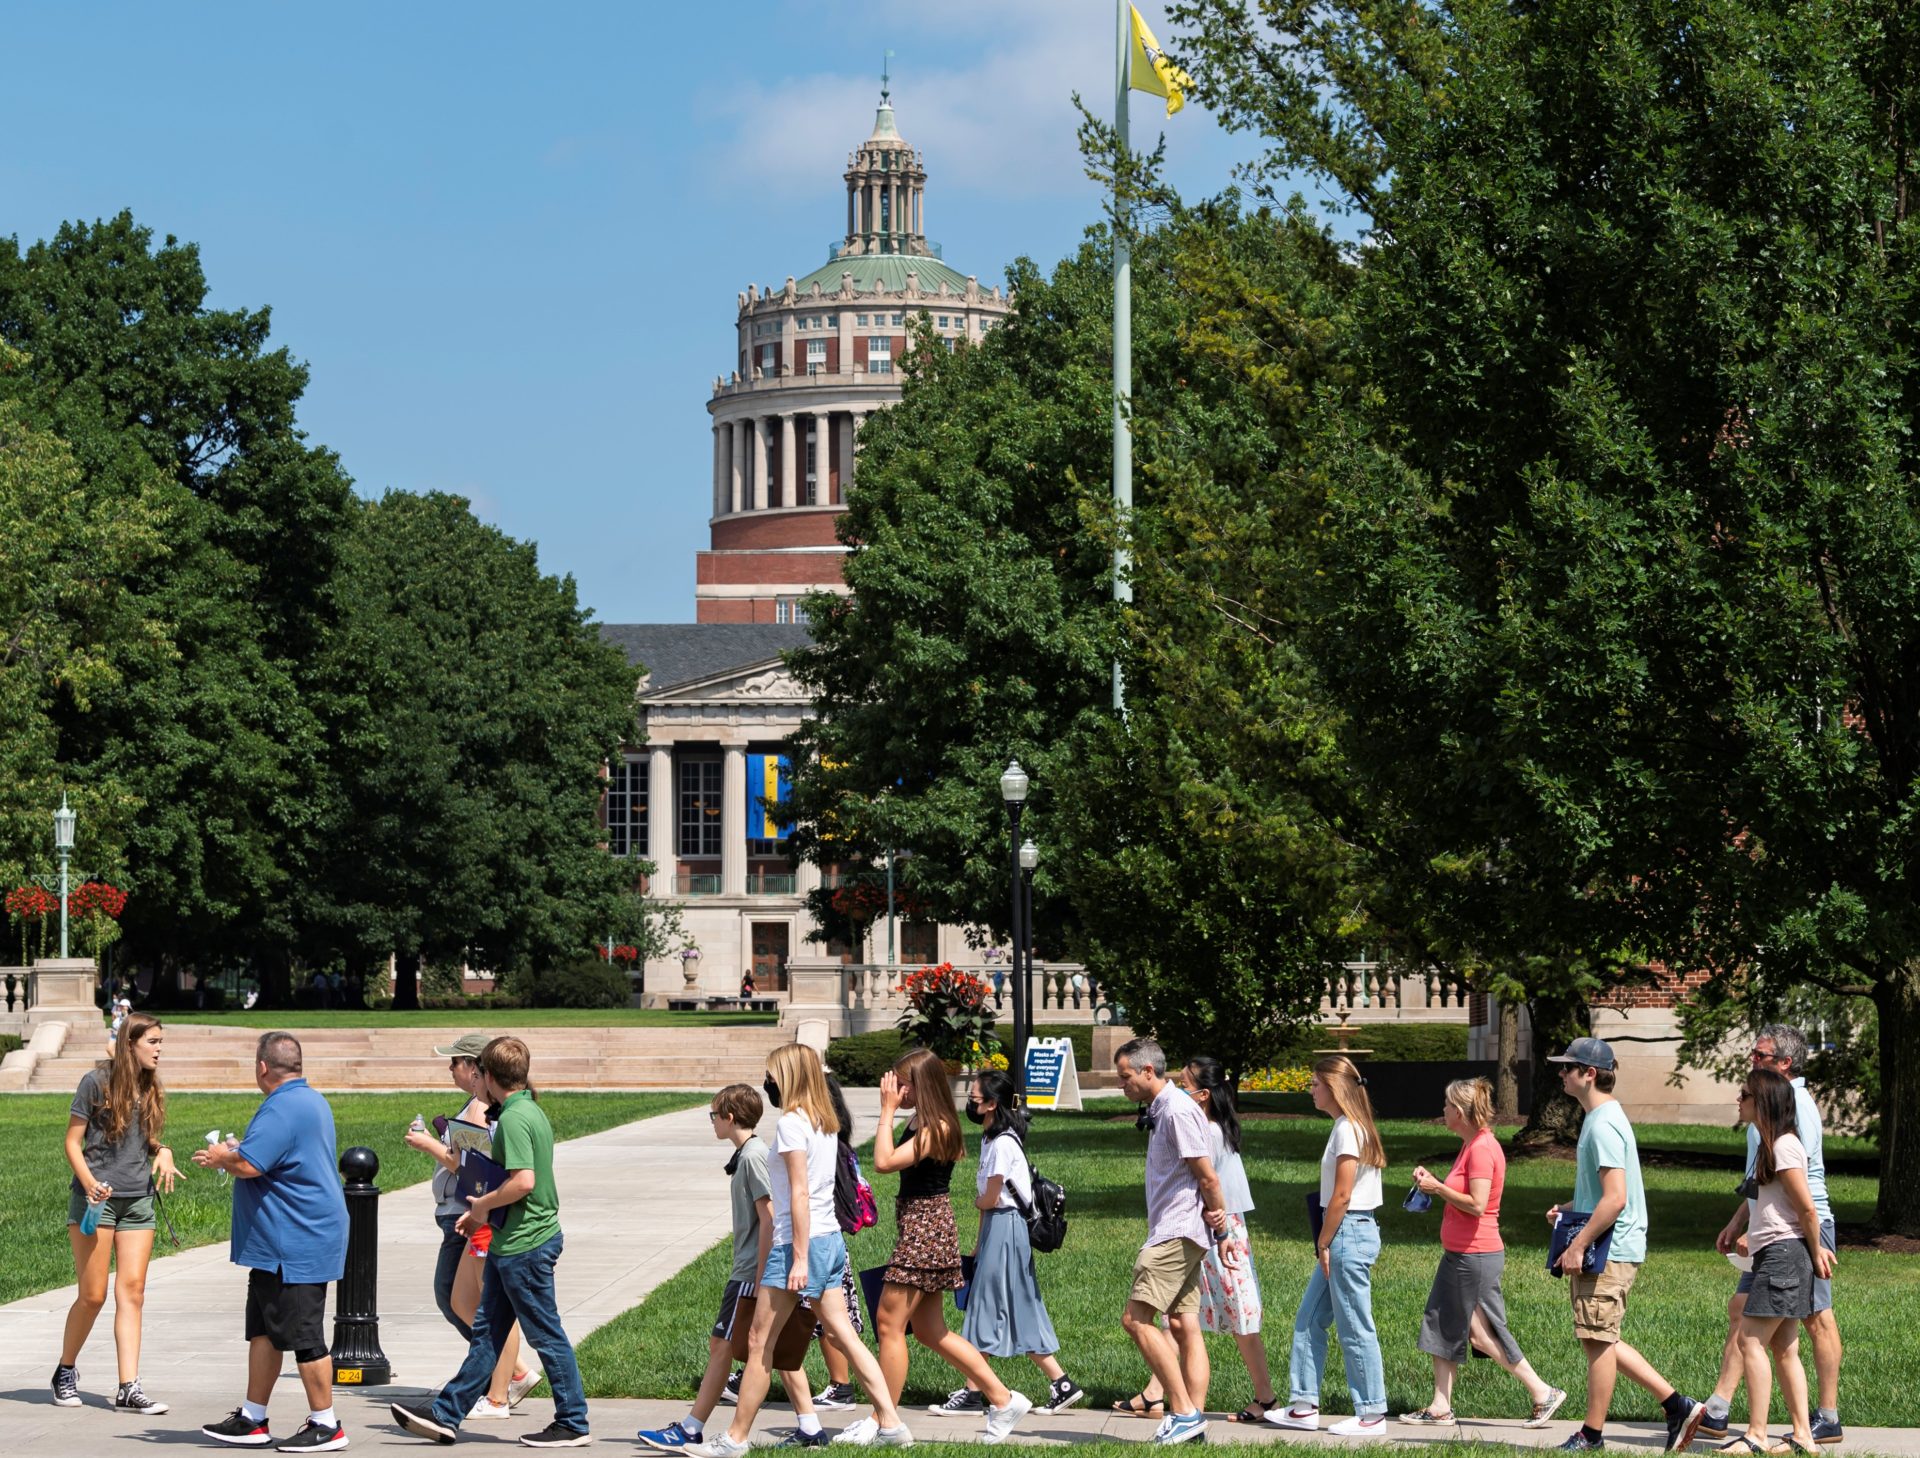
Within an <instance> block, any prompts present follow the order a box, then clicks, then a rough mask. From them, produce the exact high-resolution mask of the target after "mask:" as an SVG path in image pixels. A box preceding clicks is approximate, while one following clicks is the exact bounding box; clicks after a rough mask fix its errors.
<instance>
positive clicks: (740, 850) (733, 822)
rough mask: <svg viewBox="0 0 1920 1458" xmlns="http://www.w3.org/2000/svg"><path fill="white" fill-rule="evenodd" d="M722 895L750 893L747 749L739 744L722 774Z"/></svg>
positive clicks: (732, 748) (729, 747) (728, 754)
mask: <svg viewBox="0 0 1920 1458" xmlns="http://www.w3.org/2000/svg"><path fill="white" fill-rule="evenodd" d="M720 894H721V895H722V896H745V895H746V894H747V751H746V750H745V749H743V748H742V747H741V746H739V745H737V744H729V745H727V746H726V760H725V762H724V764H723V765H722V768H721V774H720Z"/></svg>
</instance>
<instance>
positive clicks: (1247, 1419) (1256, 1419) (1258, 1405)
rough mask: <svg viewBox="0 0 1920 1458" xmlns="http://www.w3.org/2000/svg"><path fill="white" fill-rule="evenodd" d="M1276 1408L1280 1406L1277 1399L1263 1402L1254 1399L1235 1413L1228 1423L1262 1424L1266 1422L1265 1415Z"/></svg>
mask: <svg viewBox="0 0 1920 1458" xmlns="http://www.w3.org/2000/svg"><path fill="white" fill-rule="evenodd" d="M1278 1406H1280V1399H1279V1398H1278V1397H1275V1398H1272V1399H1271V1400H1269V1401H1264V1402H1263V1401H1262V1400H1261V1399H1259V1398H1257V1397H1256V1398H1254V1400H1253V1401H1252V1402H1250V1403H1248V1404H1247V1405H1246V1406H1245V1407H1243V1408H1241V1409H1240V1411H1238V1412H1237V1413H1235V1414H1234V1415H1233V1417H1232V1418H1231V1419H1230V1421H1232V1422H1236V1423H1264V1422H1265V1421H1266V1420H1267V1414H1268V1413H1270V1412H1272V1411H1273V1410H1274V1409H1275V1408H1276V1407H1278Z"/></svg>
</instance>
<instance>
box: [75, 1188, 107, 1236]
mask: <svg viewBox="0 0 1920 1458" xmlns="http://www.w3.org/2000/svg"><path fill="white" fill-rule="evenodd" d="M111 1193H112V1191H111V1190H109V1191H108V1194H111ZM106 1205H107V1195H102V1196H101V1197H100V1198H99V1199H97V1200H94V1199H89V1200H88V1201H87V1208H86V1210H85V1211H83V1212H82V1214H81V1216H80V1233H81V1234H82V1235H92V1234H93V1232H94V1231H96V1230H98V1229H99V1228H100V1212H101V1211H102V1210H104V1209H105V1208H106Z"/></svg>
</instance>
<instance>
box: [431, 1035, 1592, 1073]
mask: <svg viewBox="0 0 1920 1458" xmlns="http://www.w3.org/2000/svg"><path fill="white" fill-rule="evenodd" d="M492 1041H493V1039H491V1038H489V1037H488V1036H487V1035H486V1034H485V1033H468V1034H467V1035H466V1036H465V1037H463V1038H461V1039H460V1041H459V1042H457V1043H452V1044H449V1045H448V1046H447V1047H445V1048H435V1049H434V1050H433V1051H434V1052H435V1053H436V1054H438V1055H439V1056H440V1057H442V1058H472V1059H475V1060H478V1059H479V1057H480V1055H481V1054H482V1053H484V1052H485V1051H486V1048H487V1044H489V1043H491V1042H492ZM1600 1046H1601V1047H1603V1048H1604V1047H1606V1044H1604V1043H1602V1044H1601V1045H1600ZM1607 1067H1609V1068H1611V1067H1613V1065H1612V1064H1611V1063H1609V1064H1608V1065H1607Z"/></svg>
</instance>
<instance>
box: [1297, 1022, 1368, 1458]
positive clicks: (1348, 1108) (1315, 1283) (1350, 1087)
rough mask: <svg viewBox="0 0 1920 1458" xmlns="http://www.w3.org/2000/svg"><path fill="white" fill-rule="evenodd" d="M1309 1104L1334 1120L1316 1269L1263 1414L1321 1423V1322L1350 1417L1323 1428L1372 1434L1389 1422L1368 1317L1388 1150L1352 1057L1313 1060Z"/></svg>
mask: <svg viewBox="0 0 1920 1458" xmlns="http://www.w3.org/2000/svg"><path fill="white" fill-rule="evenodd" d="M1313 1106H1314V1107H1315V1108H1316V1109H1318V1110H1319V1111H1320V1112H1321V1113H1323V1114H1326V1115H1328V1116H1329V1117H1331V1118H1332V1120H1333V1132H1332V1133H1331V1134H1329V1135H1328V1136H1327V1147H1326V1152H1325V1153H1324V1154H1322V1155H1321V1156H1320V1191H1319V1200H1318V1210H1319V1213H1320V1228H1319V1231H1318V1233H1317V1234H1316V1235H1315V1236H1314V1255H1315V1257H1316V1260H1315V1264H1314V1268H1313V1275H1312V1276H1311V1277H1309V1278H1308V1280H1307V1289H1306V1293H1305V1294H1304V1295H1303V1296H1301V1298H1300V1309H1299V1310H1298V1311H1297V1312H1295V1313H1294V1318H1293V1355H1292V1358H1291V1360H1290V1361H1289V1362H1288V1364H1287V1385H1288V1387H1289V1388H1290V1389H1291V1390H1290V1391H1289V1393H1288V1398H1289V1400H1288V1403H1287V1405H1286V1407H1285V1408H1283V1409H1282V1410H1280V1411H1278V1412H1270V1413H1268V1414H1267V1421H1268V1422H1270V1423H1275V1424H1277V1425H1278V1426H1280V1427H1283V1428H1307V1429H1313V1428H1317V1427H1319V1426H1320V1377H1321V1374H1322V1373H1323V1372H1324V1371H1325V1370H1326V1365H1327V1328H1328V1326H1329V1325H1331V1326H1332V1327H1334V1328H1335V1329H1336V1330H1337V1331H1338V1332H1339V1335H1340V1351H1341V1353H1342V1355H1343V1356H1344V1357H1345V1358H1346V1367H1347V1389H1348V1391H1349V1393H1350V1394H1351V1396H1352V1398H1353V1416H1352V1417H1350V1418H1347V1419H1345V1420H1344V1421H1342V1422H1337V1423H1335V1424H1334V1425H1333V1427H1332V1428H1331V1429H1330V1430H1329V1431H1331V1432H1333V1433H1335V1434H1337V1435H1339V1436H1341V1437H1368V1438H1377V1437H1381V1436H1383V1435H1384V1434H1385V1432H1386V1428H1387V1379H1386V1371H1385V1368H1384V1366H1383V1364H1382V1362H1381V1360H1380V1337H1379V1334H1378V1333H1377V1332H1376V1331H1375V1330H1374V1325H1373V1263H1374V1262H1375V1261H1377V1260H1379V1259H1380V1226H1379V1224H1378V1223H1377V1222H1376V1221H1375V1219H1374V1214H1373V1212H1374V1211H1375V1210H1378V1209H1379V1208H1380V1204H1381V1199H1382V1196H1381V1192H1380V1171H1381V1170H1382V1169H1384V1168H1386V1164H1387V1156H1386V1151H1385V1150H1384V1149H1383V1148H1382V1147H1381V1144H1380V1131H1379V1130H1378V1129H1376V1128H1375V1127H1374V1123H1373V1102H1372V1100H1370V1099H1369V1098H1368V1097H1367V1088H1366V1082H1365V1080H1364V1079H1362V1078H1361V1077H1360V1070H1359V1069H1358V1068H1356V1067H1355V1066H1354V1064H1353V1060H1352V1059H1350V1058H1347V1057H1346V1056H1344V1055H1343V1054H1339V1053H1334V1054H1330V1055H1329V1056H1327V1057H1325V1058H1322V1059H1320V1060H1319V1061H1318V1062H1317V1063H1315V1064H1314V1065H1313Z"/></svg>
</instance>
